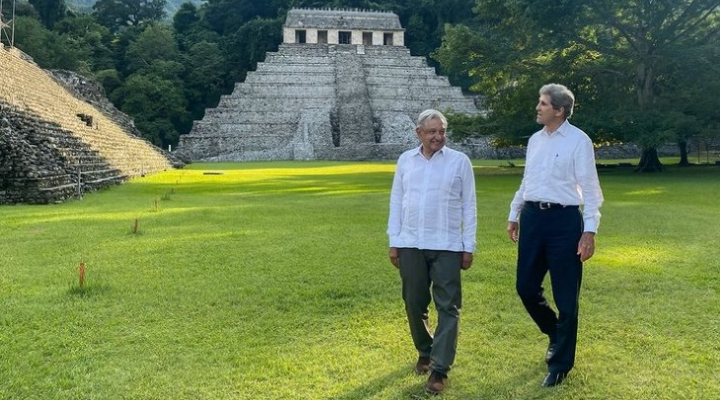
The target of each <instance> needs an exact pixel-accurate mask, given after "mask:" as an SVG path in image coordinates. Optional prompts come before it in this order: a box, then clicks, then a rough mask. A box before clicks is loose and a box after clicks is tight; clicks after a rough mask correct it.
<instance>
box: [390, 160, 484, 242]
mask: <svg viewBox="0 0 720 400" xmlns="http://www.w3.org/2000/svg"><path fill="white" fill-rule="evenodd" d="M421 148H422V146H420V147H418V148H416V149H412V150H408V151H406V152H404V153H403V154H402V155H401V156H400V158H398V162H397V167H396V169H395V178H394V180H393V186H392V191H391V193H390V217H389V219H388V230H387V233H388V236H389V238H390V247H408V248H417V249H421V250H447V251H464V252H468V253H473V252H474V251H475V231H476V229H477V208H476V201H475V176H474V174H473V170H472V164H471V163H470V159H469V158H468V157H467V156H466V155H465V154H463V153H461V152H459V151H456V150H452V149H450V148H448V147H443V148H442V149H440V150H438V151H437V152H436V153H435V154H433V156H432V157H431V158H430V159H429V160H428V159H426V158H425V157H424V156H423V155H422V152H421Z"/></svg>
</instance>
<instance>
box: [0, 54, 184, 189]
mask: <svg viewBox="0 0 720 400" xmlns="http://www.w3.org/2000/svg"><path fill="white" fill-rule="evenodd" d="M0 128H1V132H0V133H1V134H2V141H3V145H4V146H3V148H0V158H1V159H2V161H3V164H2V167H0V172H2V173H1V174H0V179H1V180H2V183H1V186H0V203H16V202H25V203H48V202H58V201H63V200H65V199H67V198H69V197H71V196H73V195H79V194H82V193H84V192H87V191H90V190H97V189H100V188H103V187H106V186H109V185H112V184H117V183H119V182H122V181H124V180H126V179H128V178H131V177H135V176H144V175H145V174H149V173H155V172H159V171H164V170H167V169H171V168H172V165H171V163H170V162H169V160H168V159H167V158H166V157H165V156H164V155H163V153H162V151H161V150H160V149H157V148H156V147H154V146H153V145H151V144H150V143H149V142H147V141H146V140H145V139H142V138H140V137H137V136H135V135H133V134H131V133H129V132H127V131H126V130H124V129H123V128H121V127H120V125H119V124H118V123H116V121H114V120H113V119H112V118H110V117H108V116H107V115H105V114H104V113H103V112H101V111H99V110H98V109H96V108H94V107H93V106H92V105H90V104H88V102H86V101H83V100H82V99H80V98H78V97H76V96H74V95H73V94H72V93H70V92H69V91H68V90H67V89H66V88H65V87H63V86H62V85H60V84H58V83H57V82H56V81H55V80H54V79H53V78H52V77H51V76H50V75H49V74H48V73H46V72H45V71H44V70H42V69H41V68H39V67H38V66H37V65H35V64H34V63H32V62H31V61H29V60H28V57H27V56H26V55H24V54H22V53H21V52H20V51H19V50H18V49H14V48H12V49H7V48H2V47H0ZM5 145H6V146H5ZM23 188H25V189H26V190H24V191H23Z"/></svg>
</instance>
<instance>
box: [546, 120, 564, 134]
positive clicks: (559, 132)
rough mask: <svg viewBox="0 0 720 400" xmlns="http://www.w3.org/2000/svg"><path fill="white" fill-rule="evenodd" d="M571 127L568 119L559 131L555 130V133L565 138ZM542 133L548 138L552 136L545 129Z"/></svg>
mask: <svg viewBox="0 0 720 400" xmlns="http://www.w3.org/2000/svg"><path fill="white" fill-rule="evenodd" d="M569 127H570V123H569V122H568V120H567V119H566V120H565V121H563V123H562V124H561V125H560V126H559V127H558V128H557V130H555V132H553V133H557V134H559V135H560V136H562V137H565V136H567V135H568V128H569ZM542 132H543V133H544V134H545V135H546V136H550V133H549V132H548V131H547V129H546V128H545V127H543V129H542Z"/></svg>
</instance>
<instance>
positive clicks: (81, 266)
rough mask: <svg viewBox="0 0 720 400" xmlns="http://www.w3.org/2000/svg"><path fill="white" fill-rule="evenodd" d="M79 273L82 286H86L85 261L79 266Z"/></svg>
mask: <svg viewBox="0 0 720 400" xmlns="http://www.w3.org/2000/svg"><path fill="white" fill-rule="evenodd" d="M78 274H79V275H80V287H81V288H84V287H85V262H84V261H82V260H81V261H80V268H78Z"/></svg>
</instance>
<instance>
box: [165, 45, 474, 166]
mask: <svg viewBox="0 0 720 400" xmlns="http://www.w3.org/2000/svg"><path fill="white" fill-rule="evenodd" d="M427 108H437V109H439V110H445V111H446V110H452V111H454V112H464V113H471V114H474V113H478V112H479V111H478V109H477V107H475V104H474V101H473V99H471V98H469V97H466V96H464V95H463V94H462V93H461V91H460V89H459V88H454V87H452V86H450V83H449V82H448V80H447V78H445V77H438V76H437V75H436V74H435V71H434V69H433V68H430V67H429V66H428V65H427V63H426V62H425V59H424V58H422V57H412V56H411V55H410V52H409V50H408V49H406V48H404V47H400V46H363V45H360V46H358V45H325V44H282V45H280V48H279V50H278V51H277V52H274V53H268V54H267V57H266V59H265V61H264V62H262V63H259V64H258V67H257V70H256V71H253V72H250V73H248V76H247V78H246V80H245V82H242V83H238V84H236V86H235V90H234V91H233V93H232V94H230V95H227V96H223V97H222V98H221V100H220V102H219V104H218V106H217V107H216V108H214V109H208V110H206V113H205V117H204V118H203V119H202V120H201V121H196V122H195V124H194V126H193V129H192V131H191V132H190V134H188V135H182V136H181V137H180V144H179V146H178V150H177V153H178V154H179V155H180V156H181V157H182V158H185V159H188V160H194V161H218V160H236V161H246V160H294V159H301V160H311V159H328V160H368V159H394V158H396V157H397V156H399V155H400V154H401V153H402V151H404V150H407V149H409V148H411V147H413V146H415V145H417V143H418V142H417V138H416V137H415V134H414V130H415V124H414V121H415V119H416V118H417V116H418V114H419V113H420V112H421V111H422V110H425V109H427ZM480 147H482V146H480ZM477 148H479V147H478V146H474V147H473V149H477ZM473 151H475V150H473ZM483 151H485V150H484V149H482V150H478V151H476V153H477V152H483Z"/></svg>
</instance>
